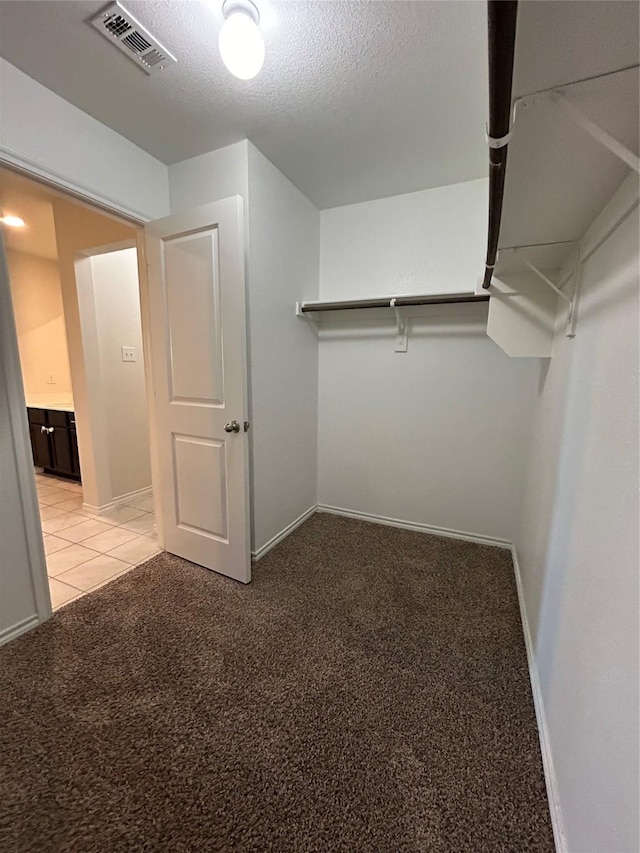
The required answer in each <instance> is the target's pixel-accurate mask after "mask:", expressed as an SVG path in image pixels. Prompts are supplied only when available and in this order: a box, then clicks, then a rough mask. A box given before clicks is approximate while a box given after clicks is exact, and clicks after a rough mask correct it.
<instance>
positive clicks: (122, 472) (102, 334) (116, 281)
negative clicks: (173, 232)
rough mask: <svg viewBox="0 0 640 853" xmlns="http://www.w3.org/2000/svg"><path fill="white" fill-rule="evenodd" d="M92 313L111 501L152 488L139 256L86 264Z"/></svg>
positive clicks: (114, 255) (131, 253) (111, 256)
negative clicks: (131, 354) (127, 356)
mask: <svg viewBox="0 0 640 853" xmlns="http://www.w3.org/2000/svg"><path fill="white" fill-rule="evenodd" d="M90 264H91V272H92V279H93V281H92V284H93V288H92V295H93V306H94V310H95V320H96V323H95V328H96V337H95V341H89V342H87V341H86V339H85V341H84V344H85V350H86V346H87V343H89V345H94V346H97V348H98V357H99V363H100V375H99V382H100V391H101V396H102V410H103V413H104V420H105V424H106V433H107V447H106V448H101V452H106V454H107V455H108V459H109V472H110V475H111V477H110V479H111V491H112V499H113V500H118V499H121V498H122V497H124V496H127V495H131V494H133V493H135V492H139V491H141V490H142V489H150V488H151V460H150V455H149V413H148V411H147V388H146V381H145V370H144V356H143V352H142V322H141V315H140V284H139V281H138V255H137V252H136V250H135V249H123V250H121V251H117V252H108V253H105V254H102V255H94V256H93V257H91V259H90ZM122 346H130V347H133V348H134V349H135V355H136V360H135V361H134V362H125V361H123V360H122V352H121V348H122Z"/></svg>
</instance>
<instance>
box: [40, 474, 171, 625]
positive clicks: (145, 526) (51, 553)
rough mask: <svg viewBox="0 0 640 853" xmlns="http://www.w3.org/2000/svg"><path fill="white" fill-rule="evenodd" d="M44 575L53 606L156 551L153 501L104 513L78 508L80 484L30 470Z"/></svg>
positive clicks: (118, 573) (85, 590)
mask: <svg viewBox="0 0 640 853" xmlns="http://www.w3.org/2000/svg"><path fill="white" fill-rule="evenodd" d="M36 487H37V490H38V502H39V504H40V518H41V521H42V533H43V538H44V551H45V554H46V557H47V574H48V575H49V590H50V592H51V604H52V606H53V609H54V610H57V609H58V608H59V607H62V606H63V605H64V604H68V603H69V602H70V601H75V599H76V598H80V597H81V596H83V595H86V594H87V593H88V592H91V591H93V590H94V589H98V588H99V587H101V586H103V585H104V584H105V583H109V581H112V580H113V579H114V578H116V577H118V576H119V575H122V574H124V573H125V572H128V571H129V569H132V568H133V567H134V566H137V565H139V564H140V563H143V562H144V561H145V560H148V559H149V557H152V556H153V555H154V554H157V553H158V551H159V550H160V549H159V548H158V540H157V537H156V533H155V519H154V515H153V499H152V498H150V497H144V498H140V499H139V500H137V501H136V500H133V501H131V503H130V504H122V505H120V506H118V507H116V508H115V509H113V510H110V511H109V512H108V513H106V514H105V515H100V516H97V515H93V514H91V513H89V512H86V511H85V510H83V509H82V486H81V485H80V483H74V482H71V481H69V480H63V479H61V478H58V477H52V476H50V475H48V474H36Z"/></svg>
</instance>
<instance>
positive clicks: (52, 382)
mask: <svg viewBox="0 0 640 853" xmlns="http://www.w3.org/2000/svg"><path fill="white" fill-rule="evenodd" d="M55 384H56V380H55V378H54V375H53V373H49V374H48V375H47V385H55Z"/></svg>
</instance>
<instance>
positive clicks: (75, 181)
mask: <svg viewBox="0 0 640 853" xmlns="http://www.w3.org/2000/svg"><path fill="white" fill-rule="evenodd" d="M0 158H4V159H6V160H7V161H8V162H12V163H15V164H17V165H20V166H23V167H24V168H27V169H29V170H32V171H34V172H35V173H36V174H44V175H46V176H47V177H49V178H56V179H58V180H59V181H60V182H61V183H62V184H63V185H66V186H70V187H72V188H74V189H76V190H83V191H85V192H86V193H87V194H88V195H90V196H92V197H93V198H96V199H98V200H100V201H103V202H108V203H111V204H113V205H115V206H117V207H119V208H121V209H123V210H126V211H128V212H129V213H131V214H132V215H134V216H136V217H139V218H141V219H155V218H158V217H161V216H165V215H166V214H167V213H168V212H169V185H168V172H167V167H166V166H165V165H164V163H160V161H159V160H156V159H155V158H154V157H152V156H151V155H150V154H147V153H146V151H143V150H142V149H141V148H138V146H137V145H134V144H133V143H132V142H129V140H128V139H125V138H124V137H123V136H120V134H118V133H116V132H115V131H114V130H111V129H110V128H108V127H106V125H104V124H101V123H100V122H99V121H96V119H94V118H92V117H91V116H89V115H87V114H86V113H84V112H82V110H79V109H77V107H74V106H73V105H72V104H70V103H69V102H68V101H65V100H64V99H63V98H60V97H59V96H58V95H56V94H54V93H53V92H52V91H51V90H50V89H47V88H45V87H44V86H42V85H41V84H40V83H37V82H36V81H35V80H32V79H31V77H28V76H27V75H26V74H24V73H23V72H22V71H20V70H19V69H17V68H16V67H15V66H13V65H11V64H10V63H8V62H6V61H5V60H4V59H0Z"/></svg>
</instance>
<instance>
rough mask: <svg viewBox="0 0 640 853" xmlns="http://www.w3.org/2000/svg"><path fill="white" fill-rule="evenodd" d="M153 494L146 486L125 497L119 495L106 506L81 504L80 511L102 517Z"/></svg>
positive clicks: (149, 487)
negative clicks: (110, 511)
mask: <svg viewBox="0 0 640 853" xmlns="http://www.w3.org/2000/svg"><path fill="white" fill-rule="evenodd" d="M152 494H153V490H152V488H151V486H147V487H146V488H144V489H138V490H137V491H135V492H129V494H127V495H120V496H119V497H117V498H114V499H113V500H112V501H109V503H108V504H102V505H101V506H94V505H93V504H86V503H83V504H82V509H83V510H84V511H85V512H90V513H91V514H92V515H104V514H105V513H106V512H109V510H112V509H115V508H116V507H117V506H122V505H123V504H128V503H130V502H131V501H137V500H140V498H146V497H151V495H152Z"/></svg>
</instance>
